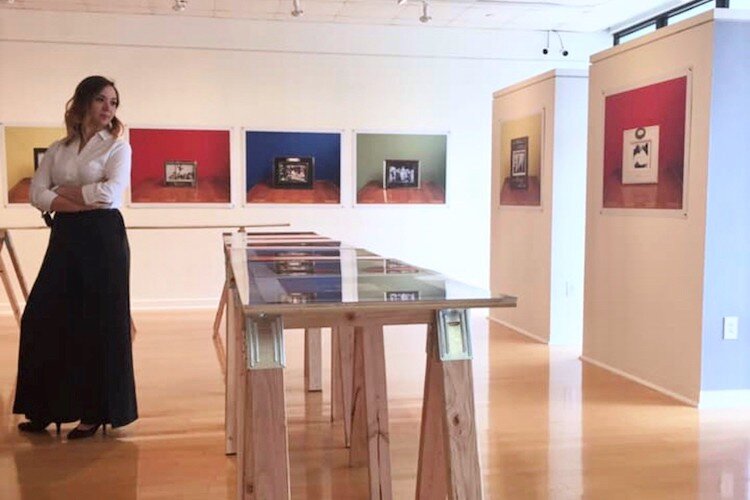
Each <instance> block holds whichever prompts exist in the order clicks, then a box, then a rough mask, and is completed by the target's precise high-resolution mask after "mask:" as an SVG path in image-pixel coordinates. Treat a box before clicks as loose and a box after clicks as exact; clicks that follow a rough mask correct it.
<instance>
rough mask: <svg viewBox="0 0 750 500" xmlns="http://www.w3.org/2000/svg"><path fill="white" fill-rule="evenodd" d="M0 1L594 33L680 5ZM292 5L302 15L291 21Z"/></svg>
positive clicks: (518, 0)
mask: <svg viewBox="0 0 750 500" xmlns="http://www.w3.org/2000/svg"><path fill="white" fill-rule="evenodd" d="M175 1H176V0H0V2H2V3H0V5H1V6H2V8H6V9H29V10H48V11H50V10H51V11H78V12H99V13H124V14H143V15H163V16H198V17H214V18H229V19H254V20H275V21H281V20H284V21H294V22H318V23H344V24H368V25H400V26H420V25H422V26H427V27H430V26H434V27H446V28H473V29H524V30H558V31H570V32H595V31H602V30H607V29H610V28H612V27H621V26H622V25H623V23H626V22H629V21H634V20H635V19H638V18H644V17H648V16H651V15H653V14H655V13H657V12H661V11H663V10H666V9H668V8H670V7H673V6H675V5H679V4H682V3H685V1H686V0H682V1H680V0H669V1H667V0H428V3H429V6H428V15H429V16H430V17H431V20H430V21H429V22H428V23H426V24H422V23H420V21H419V17H420V16H421V15H422V14H423V12H422V9H423V4H422V1H421V0H407V1H406V3H405V4H403V5H399V4H398V1H397V0H186V1H187V7H186V9H185V10H184V11H182V12H176V11H174V10H173V9H172V7H173V5H174V3H175ZM293 1H297V2H299V5H300V9H301V10H302V11H303V12H304V14H303V15H302V16H299V17H293V16H292V15H291V11H292V10H293Z"/></svg>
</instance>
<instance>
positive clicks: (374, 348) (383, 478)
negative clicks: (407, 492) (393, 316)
mask: <svg viewBox="0 0 750 500" xmlns="http://www.w3.org/2000/svg"><path fill="white" fill-rule="evenodd" d="M354 366H355V372H354V373H355V375H354V401H353V411H354V417H353V419H352V445H351V449H350V450H349V453H350V454H349V459H350V462H349V463H350V464H351V465H358V464H360V463H361V462H362V458H363V456H364V457H366V462H367V466H368V473H369V484H370V498H371V499H374V500H387V499H390V498H392V490H391V456H390V436H389V430H388V393H387V390H386V376H385V349H384V345H383V327H382V326H370V327H364V328H357V329H355V331H354Z"/></svg>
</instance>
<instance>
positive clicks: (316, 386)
mask: <svg viewBox="0 0 750 500" xmlns="http://www.w3.org/2000/svg"><path fill="white" fill-rule="evenodd" d="M305 389H307V391H308V392H319V391H322V390H323V345H322V336H321V333H320V328H305Z"/></svg>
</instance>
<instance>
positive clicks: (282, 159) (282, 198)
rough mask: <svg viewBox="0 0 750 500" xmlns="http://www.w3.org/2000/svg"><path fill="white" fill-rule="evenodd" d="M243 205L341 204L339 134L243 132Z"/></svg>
mask: <svg viewBox="0 0 750 500" xmlns="http://www.w3.org/2000/svg"><path fill="white" fill-rule="evenodd" d="M245 202H246V203H248V204H250V203H321V204H326V203H340V202H341V133H339V132H273V131H255V130H246V131H245Z"/></svg>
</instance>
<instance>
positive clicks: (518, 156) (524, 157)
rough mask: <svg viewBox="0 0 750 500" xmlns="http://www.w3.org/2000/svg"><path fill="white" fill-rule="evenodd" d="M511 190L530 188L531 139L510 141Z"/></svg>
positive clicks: (520, 138)
mask: <svg viewBox="0 0 750 500" xmlns="http://www.w3.org/2000/svg"><path fill="white" fill-rule="evenodd" d="M510 188H511V189H528V188H529V137H528V136H525V137H516V138H513V139H511V140H510Z"/></svg>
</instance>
